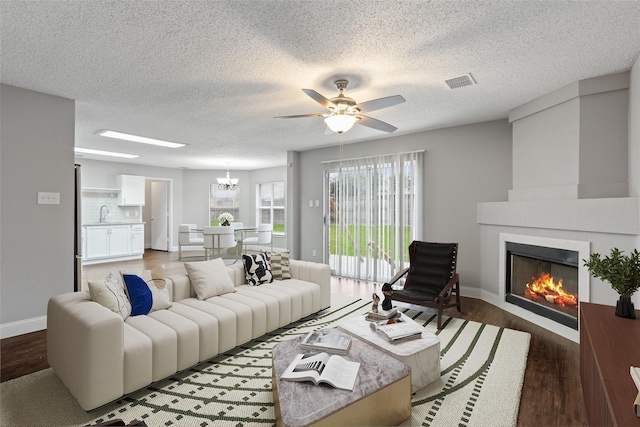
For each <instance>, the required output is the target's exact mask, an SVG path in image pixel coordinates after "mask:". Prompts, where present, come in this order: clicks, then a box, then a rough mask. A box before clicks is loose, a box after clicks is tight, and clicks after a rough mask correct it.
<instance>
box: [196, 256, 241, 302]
mask: <svg viewBox="0 0 640 427" xmlns="http://www.w3.org/2000/svg"><path fill="white" fill-rule="evenodd" d="M184 268H185V269H186V270H187V275H188V276H189V280H191V286H193V290H194V291H196V295H197V296H198V299H199V300H205V299H207V298H211V297H215V296H218V295H223V294H228V293H230V292H235V291H236V290H235V287H234V285H233V281H232V280H231V277H230V276H229V273H227V267H226V266H225V265H224V261H222V258H216V259H212V260H211V261H199V262H185V263H184Z"/></svg>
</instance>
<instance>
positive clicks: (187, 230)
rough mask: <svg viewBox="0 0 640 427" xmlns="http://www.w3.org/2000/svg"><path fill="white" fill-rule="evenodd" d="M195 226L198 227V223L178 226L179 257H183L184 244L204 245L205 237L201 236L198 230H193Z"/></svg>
mask: <svg viewBox="0 0 640 427" xmlns="http://www.w3.org/2000/svg"><path fill="white" fill-rule="evenodd" d="M195 228H198V226H197V225H196V224H180V225H179V226H178V259H181V258H182V247H183V246H204V238H203V237H200V236H199V235H198V234H199V233H198V232H197V231H193V230H194V229H195ZM205 252H206V250H205Z"/></svg>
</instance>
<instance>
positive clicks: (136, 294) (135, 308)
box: [122, 274, 153, 316]
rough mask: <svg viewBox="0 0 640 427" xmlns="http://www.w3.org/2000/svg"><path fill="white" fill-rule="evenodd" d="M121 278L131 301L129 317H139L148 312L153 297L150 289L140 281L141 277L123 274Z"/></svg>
mask: <svg viewBox="0 0 640 427" xmlns="http://www.w3.org/2000/svg"><path fill="white" fill-rule="evenodd" d="M122 278H123V280H124V283H125V285H126V286H127V294H129V300H130V301H131V315H132V316H139V315H141V314H147V313H148V312H150V311H151V306H152V305H153V296H152V294H151V289H149V286H147V284H146V283H145V281H144V280H142V277H140V276H136V275H135V274H123V275H122Z"/></svg>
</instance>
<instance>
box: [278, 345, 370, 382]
mask: <svg viewBox="0 0 640 427" xmlns="http://www.w3.org/2000/svg"><path fill="white" fill-rule="evenodd" d="M359 369H360V363H358V362H351V361H349V360H346V359H344V358H342V357H340V356H337V355H335V354H334V355H333V356H330V355H329V354H328V353H318V354H298V355H297V356H296V357H295V358H294V359H293V362H291V364H290V365H289V366H288V367H287V369H285V371H284V372H283V373H282V376H281V377H280V378H281V379H283V380H287V381H311V382H312V383H314V384H315V385H318V384H320V383H326V384H329V385H330V386H332V387H335V388H339V389H342V390H353V386H354V385H355V383H356V378H357V376H358V370H359Z"/></svg>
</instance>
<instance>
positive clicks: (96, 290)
mask: <svg viewBox="0 0 640 427" xmlns="http://www.w3.org/2000/svg"><path fill="white" fill-rule="evenodd" d="M89 295H90V297H91V300H92V301H95V302H97V303H98V304H100V305H102V306H103V307H106V308H108V309H109V310H111V311H113V312H114V313H117V314H119V315H120V316H122V319H123V320H125V319H126V318H127V317H129V316H130V315H131V302H130V301H129V298H128V297H127V294H126V292H125V290H124V286H123V284H122V282H120V280H118V277H117V276H116V275H114V274H113V273H110V274H109V275H108V276H107V277H106V278H104V279H100V280H90V281H89Z"/></svg>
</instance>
